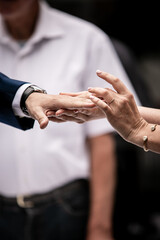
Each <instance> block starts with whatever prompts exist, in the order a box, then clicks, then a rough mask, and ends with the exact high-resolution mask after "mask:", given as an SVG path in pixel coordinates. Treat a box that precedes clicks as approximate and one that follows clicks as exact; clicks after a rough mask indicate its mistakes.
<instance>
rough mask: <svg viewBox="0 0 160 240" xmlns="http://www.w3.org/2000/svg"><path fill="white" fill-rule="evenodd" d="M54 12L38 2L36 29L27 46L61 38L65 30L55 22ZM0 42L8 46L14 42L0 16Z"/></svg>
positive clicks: (43, 3)
mask: <svg viewBox="0 0 160 240" xmlns="http://www.w3.org/2000/svg"><path fill="white" fill-rule="evenodd" d="M54 11H56V10H53V9H51V8H50V7H49V6H48V5H47V3H45V2H43V1H42V2H40V14H39V19H38V21H37V26H36V29H35V31H34V33H33V35H32V36H31V38H30V39H29V40H28V41H27V44H29V45H30V46H31V45H34V44H36V43H38V42H40V41H42V40H44V39H53V38H59V37H63V36H64V34H65V29H64V27H63V25H61V24H60V23H59V22H58V21H56V14H54V13H55V12H54ZM0 42H1V43H4V44H8V43H10V42H12V43H13V42H14V40H13V39H12V38H11V37H10V36H9V34H8V33H7V31H6V28H5V26H4V22H3V19H2V17H1V16H0Z"/></svg>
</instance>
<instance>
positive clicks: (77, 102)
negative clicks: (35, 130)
mask: <svg viewBox="0 0 160 240" xmlns="http://www.w3.org/2000/svg"><path fill="white" fill-rule="evenodd" d="M93 106H94V104H93V103H92V101H91V100H89V99H85V98H80V97H71V96H63V95H49V94H43V93H42V94H41V93H32V94H31V95H29V97H28V98H27V100H26V107H27V109H28V112H29V114H30V116H31V117H32V118H34V119H36V120H37V121H38V122H39V125H40V128H41V129H43V128H45V127H46V126H47V125H48V122H49V118H48V116H54V115H55V111H57V110H58V109H60V108H64V109H69V110H71V109H79V108H91V107H93ZM50 120H52V118H51V119H50Z"/></svg>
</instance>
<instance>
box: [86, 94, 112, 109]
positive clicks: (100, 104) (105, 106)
mask: <svg viewBox="0 0 160 240" xmlns="http://www.w3.org/2000/svg"><path fill="white" fill-rule="evenodd" d="M90 99H91V100H92V101H93V102H94V104H95V105H97V106H98V107H99V108H101V109H102V110H105V111H109V110H110V106H109V105H108V104H107V103H105V102H104V101H102V100H101V99H99V98H97V97H95V96H92V95H91V96H90Z"/></svg>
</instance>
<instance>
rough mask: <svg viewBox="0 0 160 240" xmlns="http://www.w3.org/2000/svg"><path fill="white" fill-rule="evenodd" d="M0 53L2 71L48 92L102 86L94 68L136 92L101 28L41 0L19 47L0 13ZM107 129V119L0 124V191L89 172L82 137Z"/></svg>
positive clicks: (28, 189)
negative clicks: (24, 127)
mask: <svg viewBox="0 0 160 240" xmlns="http://www.w3.org/2000/svg"><path fill="white" fill-rule="evenodd" d="M0 58H1V59H2V58H3V61H1V65H0V71H1V72H4V73H5V74H8V75H9V76H10V77H12V78H14V79H20V80H23V81H27V82H32V83H34V84H37V85H38V86H40V87H42V88H44V89H46V90H47V92H48V93H50V94H58V93H59V92H77V91H82V90H87V88H88V87H93V86H102V87H106V86H107V84H106V83H105V82H104V81H103V80H101V79H99V78H98V77H97V76H96V74H95V71H96V70H97V69H101V70H105V71H108V72H110V73H112V74H114V75H116V76H118V77H119V78H120V79H123V81H124V83H125V84H126V85H127V86H128V87H129V88H130V90H131V91H132V92H133V93H134V94H135V92H134V90H133V88H132V86H131V84H130V82H129V80H128V78H127V76H126V74H125V72H124V70H123V68H122V66H121V64H120V62H119V60H118V58H117V55H116V53H115V51H114V49H113V47H112V44H111V42H110V40H109V38H108V37H107V36H106V34H104V33H103V32H102V31H101V30H100V29H98V28H97V27H95V26H93V25H92V24H90V23H87V22H85V21H83V20H80V19H78V18H76V17H73V16H70V15H68V14H66V13H62V12H60V11H58V10H55V9H51V8H50V7H48V6H47V5H46V4H44V3H41V13H40V18H39V21H38V24H37V27H36V30H35V32H34V34H33V36H32V37H31V38H30V39H29V40H28V41H27V42H26V44H25V45H24V47H22V48H21V47H20V46H19V45H18V44H17V43H16V42H15V41H14V40H13V39H12V38H10V37H9V36H8V34H7V32H6V31H5V28H4V26H3V23H2V20H1V19H0ZM135 95H136V94H135ZM137 101H138V100H137ZM111 131H113V129H112V127H111V126H110V124H109V123H108V122H107V121H106V119H103V120H97V121H92V122H89V123H86V124H82V125H79V124H76V123H63V124H56V123H50V124H49V126H48V127H47V128H46V129H45V130H40V129H39V126H38V123H35V127H34V129H33V130H29V131H26V132H23V131H20V130H17V129H14V128H11V127H9V126H5V125H3V124H0V136H1V137H0V153H1V155H0V194H4V195H6V196H16V195H21V194H35V193H42V192H46V191H49V190H51V189H54V188H56V187H58V186H61V185H63V184H65V183H67V182H69V181H71V180H74V179H77V178H88V177H89V167H90V164H89V158H88V152H87V147H86V142H85V140H86V138H87V137H92V136H97V135H101V134H104V133H109V132H111ZM106 147H107V146H106Z"/></svg>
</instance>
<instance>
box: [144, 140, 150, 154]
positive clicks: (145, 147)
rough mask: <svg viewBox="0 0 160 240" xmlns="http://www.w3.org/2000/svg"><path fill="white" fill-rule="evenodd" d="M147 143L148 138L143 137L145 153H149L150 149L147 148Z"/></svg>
mask: <svg viewBox="0 0 160 240" xmlns="http://www.w3.org/2000/svg"><path fill="white" fill-rule="evenodd" d="M147 142H148V137H147V136H143V149H144V151H145V152H148V151H149V149H148V147H147Z"/></svg>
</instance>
